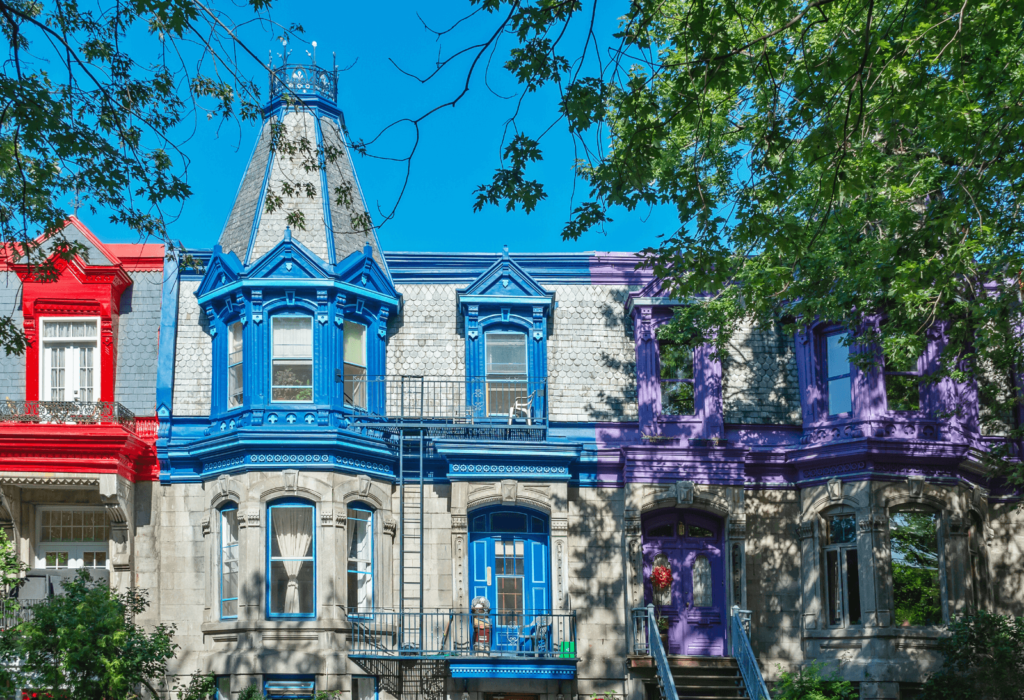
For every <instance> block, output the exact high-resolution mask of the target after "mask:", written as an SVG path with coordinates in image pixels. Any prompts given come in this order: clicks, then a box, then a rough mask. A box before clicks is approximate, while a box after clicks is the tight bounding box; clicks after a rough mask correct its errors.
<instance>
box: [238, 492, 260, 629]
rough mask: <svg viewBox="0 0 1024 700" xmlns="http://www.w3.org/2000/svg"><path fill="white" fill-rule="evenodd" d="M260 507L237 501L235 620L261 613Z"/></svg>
mask: <svg viewBox="0 0 1024 700" xmlns="http://www.w3.org/2000/svg"><path fill="white" fill-rule="evenodd" d="M262 515H263V509H262V507H261V504H260V503H258V502H257V503H239V504H238V621H239V622H243V621H247V620H248V621H254V620H259V619H261V617H262V615H263V585H262V584H263V581H264V580H265V579H264V575H265V572H264V570H263V537H264V533H263V527H262V522H263V517H262Z"/></svg>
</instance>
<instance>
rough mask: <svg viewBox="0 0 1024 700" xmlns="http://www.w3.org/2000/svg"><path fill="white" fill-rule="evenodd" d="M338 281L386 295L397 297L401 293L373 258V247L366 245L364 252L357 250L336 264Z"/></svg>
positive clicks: (335, 271)
mask: <svg viewBox="0 0 1024 700" xmlns="http://www.w3.org/2000/svg"><path fill="white" fill-rule="evenodd" d="M334 275H335V277H336V278H337V279H338V281H340V282H343V283H346V284H347V285H351V286H352V287H353V288H356V290H358V289H359V288H361V289H364V290H366V291H368V292H374V293H376V294H380V295H383V296H386V297H391V298H395V299H397V298H398V296H399V294H398V290H396V289H395V285H394V284H393V283H392V282H391V277H390V276H389V275H388V274H387V272H386V271H384V270H383V269H381V266H380V265H378V264H377V261H376V260H375V259H374V258H373V248H371V247H370V246H365V247H364V248H363V250H362V252H355V253H352V254H351V255H349V256H348V257H347V258H345V259H344V260H342V261H341V262H339V263H338V264H337V265H335V266H334Z"/></svg>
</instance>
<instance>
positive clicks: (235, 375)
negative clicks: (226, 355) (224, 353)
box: [228, 364, 243, 408]
mask: <svg viewBox="0 0 1024 700" xmlns="http://www.w3.org/2000/svg"><path fill="white" fill-rule="evenodd" d="M242 387H243V384H242V365H241V364H238V365H235V366H234V367H232V368H231V369H229V370H228V408H235V407H236V406H241V405H242V398H243V393H242V392H243V388H242Z"/></svg>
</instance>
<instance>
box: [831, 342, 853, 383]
mask: <svg viewBox="0 0 1024 700" xmlns="http://www.w3.org/2000/svg"><path fill="white" fill-rule="evenodd" d="M846 336H847V334H846V333H836V334H835V335H830V336H828V338H827V339H826V354H827V357H828V376H829V378H832V377H839V376H842V375H846V374H849V373H850V348H849V347H847V346H846V345H843V341H845V340H846Z"/></svg>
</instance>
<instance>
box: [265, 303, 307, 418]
mask: <svg viewBox="0 0 1024 700" xmlns="http://www.w3.org/2000/svg"><path fill="white" fill-rule="evenodd" d="M272 325H273V349H272V353H273V356H272V359H271V377H270V380H271V395H270V398H271V400H272V401H312V400H313V319H312V318H311V317H309V316H275V317H274V318H273V319H272Z"/></svg>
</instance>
